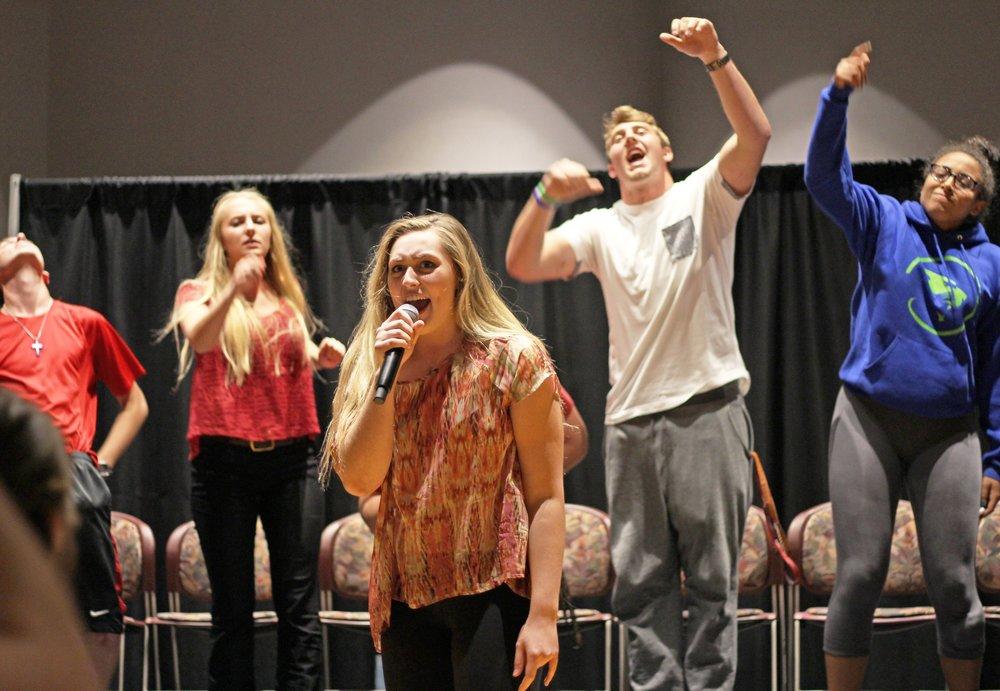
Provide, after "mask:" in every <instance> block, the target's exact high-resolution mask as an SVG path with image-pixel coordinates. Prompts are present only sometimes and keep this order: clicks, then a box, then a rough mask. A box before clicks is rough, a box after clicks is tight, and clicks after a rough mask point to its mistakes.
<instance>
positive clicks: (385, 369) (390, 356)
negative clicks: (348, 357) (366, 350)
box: [375, 303, 420, 405]
mask: <svg viewBox="0 0 1000 691" xmlns="http://www.w3.org/2000/svg"><path fill="white" fill-rule="evenodd" d="M400 309H401V310H402V311H403V312H406V313H407V314H408V315H410V318H411V319H413V320H416V319H417V317H419V316H420V311H419V310H418V309H417V308H416V307H414V306H413V305H411V304H409V303H406V304H403V305H400ZM402 361H403V349H402V348H390V349H389V351H388V352H387V353H386V354H385V359H384V360H382V369H380V370H379V372H378V384H377V385H376V386H375V402H376V403H378V404H379V405H381V404H382V403H385V399H386V397H387V396H388V395H389V390H390V389H391V388H392V383H393V382H394V381H396V372H398V371H399V363H401V362H402Z"/></svg>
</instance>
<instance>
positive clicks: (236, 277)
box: [233, 254, 265, 303]
mask: <svg viewBox="0 0 1000 691" xmlns="http://www.w3.org/2000/svg"><path fill="white" fill-rule="evenodd" d="M264 267H265V263H264V257H261V256H259V255H256V254H245V255H243V256H242V257H240V259H239V261H237V262H236V266H235V267H233V284H234V285H235V287H236V292H237V293H239V294H240V295H241V296H242V297H243V298H244V299H245V300H247V302H251V303H252V302H253V301H254V300H256V299H257V291H258V290H260V282H261V280H263V278H264Z"/></svg>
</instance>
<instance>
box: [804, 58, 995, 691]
mask: <svg viewBox="0 0 1000 691" xmlns="http://www.w3.org/2000/svg"><path fill="white" fill-rule="evenodd" d="M870 50H871V45H870V44H867V43H866V44H862V45H860V46H858V47H857V48H855V49H854V51H853V52H852V53H851V55H849V56H848V57H846V58H844V59H843V60H841V61H840V63H839V64H838V65H837V70H836V72H835V74H834V78H833V83H832V84H830V85H829V86H828V87H826V89H824V90H823V93H822V96H821V98H820V103H819V113H818V114H817V116H816V122H815V124H814V126H813V132H812V138H811V140H810V143H809V153H808V157H807V160H806V173H805V178H806V186H807V187H808V189H809V192H810V193H811V194H812V196H813V198H814V199H815V201H816V203H817V204H818V205H819V206H820V208H822V209H823V211H824V212H826V214H827V215H828V216H830V218H832V219H833V221H834V222H835V223H836V224H837V225H838V226H840V227H841V228H842V229H843V231H844V234H845V235H846V236H847V242H848V244H849V245H850V248H851V251H852V252H853V253H854V256H855V257H856V258H857V260H858V268H859V272H858V285H857V287H856V288H855V291H854V298H853V300H852V301H851V348H850V351H849V352H848V355H847V359H846V360H844V364H843V365H842V366H841V368H840V379H841V381H842V383H843V386H842V388H841V391H840V395H839V396H838V398H837V403H836V406H835V408H834V414H833V422H832V423H831V428H830V499H831V501H832V502H833V520H834V530H835V532H836V535H837V556H838V559H837V582H836V585H835V587H834V591H833V596H832V598H831V600H830V612H829V619H828V621H827V625H826V629H825V632H824V640H823V649H824V651H825V653H826V669H827V682H828V684H829V688H831V689H857V688H860V686H861V683H862V680H863V678H864V673H865V668H866V666H867V662H868V650H869V643H870V640H871V620H872V613H873V611H874V609H875V605H876V603H877V601H878V597H879V594H880V592H881V590H882V585H883V583H884V582H885V576H886V570H887V569H888V565H889V549H890V544H891V537H892V530H893V519H894V516H895V509H896V503H897V501H898V500H899V496H900V493H901V491H902V489H903V488H904V487H905V489H906V494H907V496H908V497H909V499H910V500H911V501H912V503H913V509H914V514H915V517H916V521H917V530H918V531H919V536H920V551H921V556H922V559H923V566H924V576H925V578H926V581H927V586H928V590H929V593H930V598H931V602H932V603H933V604H934V607H935V610H936V612H937V633H938V651H939V653H940V655H941V666H942V668H943V670H944V674H945V679H946V680H947V682H948V686H949V688H951V689H975V688H978V683H979V675H980V668H981V665H982V655H983V647H984V625H983V609H982V605H981V604H980V602H979V597H978V595H977V593H976V582H975V572H974V567H975V563H974V560H975V542H976V532H977V513H978V515H980V516H981V515H984V514H986V513H989V512H992V511H993V510H994V508H995V507H996V505H997V500H998V499H1000V247H997V246H996V245H994V244H992V243H990V242H989V240H988V238H987V236H986V231H985V230H984V229H983V226H982V224H981V223H980V218H981V217H982V214H983V213H984V212H985V211H986V209H987V208H988V206H989V203H990V201H991V199H992V197H993V194H994V191H995V187H996V180H995V174H994V171H993V168H992V163H994V162H995V161H996V159H997V155H996V154H997V150H996V148H995V147H993V145H992V144H990V143H989V142H987V141H986V140H985V139H982V138H980V137H974V138H971V139H967V140H965V141H962V142H957V143H954V144H949V145H948V146H945V147H944V148H942V149H941V150H940V151H939V152H938V153H937V154H936V155H935V156H934V157H933V158H932V159H931V161H932V162H931V163H929V164H928V165H927V167H926V169H925V172H924V181H923V184H922V185H921V188H920V198H919V202H916V201H905V202H899V201H897V200H896V199H894V198H892V197H889V196H887V195H882V194H879V193H878V192H876V191H875V190H874V189H872V188H871V187H868V186H867V185H861V184H859V183H857V182H855V181H854V179H853V176H852V173H851V164H850V160H849V158H848V155H847V148H846V142H847V102H848V97H849V96H850V94H851V92H852V91H853V89H855V88H859V87H861V86H863V85H864V83H865V80H866V77H867V69H868V64H869V52H870ZM980 428H981V429H982V431H983V433H984V436H985V439H986V440H987V448H986V449H983V450H981V449H980V443H979V437H978V432H979V430H980ZM977 510H978V511H977Z"/></svg>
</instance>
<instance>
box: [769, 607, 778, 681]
mask: <svg viewBox="0 0 1000 691" xmlns="http://www.w3.org/2000/svg"><path fill="white" fill-rule="evenodd" d="M771 691H778V622H777V621H772V622H771Z"/></svg>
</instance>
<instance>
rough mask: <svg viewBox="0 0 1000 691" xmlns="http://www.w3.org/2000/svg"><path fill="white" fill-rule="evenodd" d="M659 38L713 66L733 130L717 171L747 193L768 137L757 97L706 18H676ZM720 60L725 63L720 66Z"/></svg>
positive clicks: (712, 73) (714, 81)
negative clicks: (668, 30)
mask: <svg viewBox="0 0 1000 691" xmlns="http://www.w3.org/2000/svg"><path fill="white" fill-rule="evenodd" d="M660 40H661V41H663V42H664V43H666V44H667V45H670V46H673V47H674V48H676V49H677V50H679V51H680V52H682V53H684V54H685V55H690V56H691V57H695V58H698V59H699V60H701V61H702V62H703V63H704V64H705V65H708V66H710V67H712V70H711V71H710V72H709V75H710V76H711V79H712V85H713V86H714V87H715V91H716V93H718V95H719V100H720V101H721V102H722V110H723V112H725V114H726V119H727V120H729V124H730V125H731V126H732V128H733V132H734V134H733V136H732V137H730V139H729V140H728V141H727V142H726V143H725V144H724V145H723V147H722V155H721V157H720V159H719V172H720V173H721V174H722V177H723V179H725V181H726V183H727V184H728V185H729V186H730V187H731V188H732V189H733V191H734V192H735V193H736V194H738V195H740V196H742V195H744V194H746V193H747V192H749V191H750V188H752V187H753V183H754V180H756V179H757V173H758V172H759V171H760V165H761V161H763V160H764V150H765V149H767V143H768V142H769V141H770V139H771V123H770V122H769V121H768V119H767V115H765V114H764V109H763V108H761V107H760V103H759V102H758V101H757V96H756V95H754V92H753V89H751V88H750V85H749V84H748V83H747V80H746V79H745V78H744V77H743V75H742V74H741V73H740V71H739V70H738V69H737V68H736V65H735V64H734V63H733V62H732V61H731V60H728V54H727V53H726V49H725V48H723V47H722V43H720V42H719V36H718V34H717V33H716V31H715V27H714V26H713V25H712V22H710V21H709V20H707V19H701V18H698V17H682V18H680V19H675V20H673V22H671V26H670V32H669V33H667V32H664V33H662V34H660ZM720 62H724V64H721V65H719V63H720Z"/></svg>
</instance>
